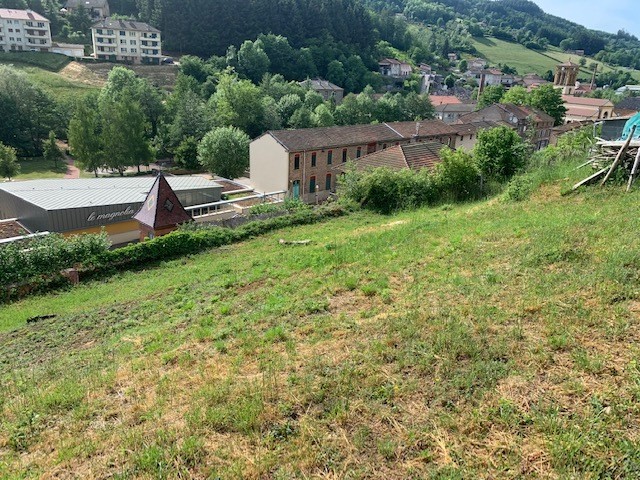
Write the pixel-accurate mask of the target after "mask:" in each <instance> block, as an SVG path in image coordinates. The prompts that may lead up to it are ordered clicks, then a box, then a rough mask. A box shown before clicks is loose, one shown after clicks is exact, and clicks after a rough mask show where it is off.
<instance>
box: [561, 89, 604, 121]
mask: <svg viewBox="0 0 640 480" xmlns="http://www.w3.org/2000/svg"><path fill="white" fill-rule="evenodd" d="M574 90H575V88H574ZM562 100H563V102H564V106H565V108H566V109H567V113H566V115H565V121H566V122H567V123H569V122H579V121H584V120H592V121H597V120H606V119H607V118H611V117H612V116H613V109H614V107H615V106H614V105H613V102H611V100H607V99H606V98H586V97H575V96H573V95H563V96H562Z"/></svg>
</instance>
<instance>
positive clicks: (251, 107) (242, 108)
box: [208, 72, 264, 138]
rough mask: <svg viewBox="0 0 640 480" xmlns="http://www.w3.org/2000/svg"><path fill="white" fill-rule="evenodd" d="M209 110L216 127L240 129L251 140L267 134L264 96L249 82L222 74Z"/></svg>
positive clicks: (210, 101) (231, 75)
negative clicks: (265, 129) (263, 133)
mask: <svg viewBox="0 0 640 480" xmlns="http://www.w3.org/2000/svg"><path fill="white" fill-rule="evenodd" d="M208 107H209V111H210V112H211V115H212V118H213V123H214V125H216V126H219V127H226V126H235V127H238V128H239V129H241V130H242V131H244V132H245V133H246V134H247V135H249V136H250V137H251V138H255V137H257V136H258V135H260V134H261V133H262V132H263V131H264V130H263V128H264V110H263V105H262V92H261V91H260V89H259V88H258V87H257V86H255V85H254V84H253V83H251V82H250V81H248V80H240V79H238V78H237V76H235V75H233V74H231V73H229V72H227V73H225V74H223V75H222V76H221V77H220V82H219V84H218V90H217V91H216V93H215V94H214V95H213V96H212V97H211V99H210V100H209V105H208Z"/></svg>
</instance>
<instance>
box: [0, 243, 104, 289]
mask: <svg viewBox="0 0 640 480" xmlns="http://www.w3.org/2000/svg"><path fill="white" fill-rule="evenodd" d="M109 247H110V243H109V240H108V239H107V235H106V233H101V234H98V235H77V236H73V237H70V238H64V237H63V236H62V235H59V234H51V235H46V236H42V237H34V238H32V239H30V240H28V241H25V242H20V243H18V242H15V243H10V244H7V245H3V246H2V247H0V279H2V281H1V282H0V283H1V284H2V285H3V286H5V287H6V286H9V285H12V284H13V285H16V284H25V283H29V282H37V281H39V280H43V279H45V278H46V277H51V276H57V275H58V274H59V272H60V271H61V270H64V269H65V268H71V267H73V266H75V265H77V264H82V263H85V262H87V261H88V260H89V259H90V258H93V257H95V256H96V255H100V254H105V253H106V252H107V251H108V249H109Z"/></svg>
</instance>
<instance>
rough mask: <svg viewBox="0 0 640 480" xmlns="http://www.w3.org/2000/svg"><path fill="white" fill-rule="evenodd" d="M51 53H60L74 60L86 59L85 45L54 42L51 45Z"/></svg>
mask: <svg viewBox="0 0 640 480" xmlns="http://www.w3.org/2000/svg"><path fill="white" fill-rule="evenodd" d="M51 53H59V54H61V55H66V56H67V57H72V58H82V57H84V45H79V44H75V43H60V42H53V43H52V44H51Z"/></svg>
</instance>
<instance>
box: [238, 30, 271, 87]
mask: <svg viewBox="0 0 640 480" xmlns="http://www.w3.org/2000/svg"><path fill="white" fill-rule="evenodd" d="M270 65H271V62H270V60H269V57H268V55H267V54H266V53H265V51H264V49H263V47H262V42H261V41H260V40H256V41H255V42H252V41H250V40H246V41H245V42H243V44H242V45H241V46H240V50H238V72H240V74H242V75H244V76H245V77H247V78H248V79H249V80H251V81H252V82H253V83H258V82H260V80H261V79H262V77H263V75H264V74H265V73H267V72H268V71H269V66H270Z"/></svg>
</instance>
